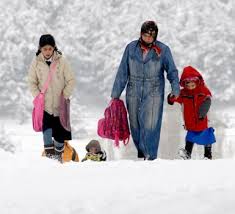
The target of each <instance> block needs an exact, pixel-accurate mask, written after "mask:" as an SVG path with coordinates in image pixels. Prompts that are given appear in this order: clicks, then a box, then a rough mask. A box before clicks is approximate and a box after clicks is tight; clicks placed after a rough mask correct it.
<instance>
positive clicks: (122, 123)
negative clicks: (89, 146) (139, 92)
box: [97, 99, 130, 146]
mask: <svg viewBox="0 0 235 214" xmlns="http://www.w3.org/2000/svg"><path fill="white" fill-rule="evenodd" d="M97 132H98V135H99V136H100V137H103V138H108V139H112V140H115V145H116V146H119V140H122V141H123V143H124V145H126V144H127V143H128V142H129V137H130V131H129V125H128V120H127V111H126V108H125V105H124V103H123V101H122V100H120V99H113V100H112V101H111V103H110V105H109V106H108V107H107V108H106V109H105V112H104V118H102V119H100V120H99V121H98V130H97Z"/></svg>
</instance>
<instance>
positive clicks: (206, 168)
mask: <svg viewBox="0 0 235 214" xmlns="http://www.w3.org/2000/svg"><path fill="white" fill-rule="evenodd" d="M4 127H5V134H6V135H7V136H8V138H9V141H10V145H12V148H14V149H12V151H14V152H13V153H11V152H6V151H4V150H3V149H0V170H1V176H0V213H1V214H19V213H20V214H21V213H25V214H28V213H29V214H37V213H40V214H51V213H55V214H60V213H61V214H78V213H79V214H92V213H102V214H106V213H107V214H111V213H112V214H116V213H117V214H121V213H128V214H132V213H133V214H139V213H141V214H142V213H146V214H148V213H161V214H165V213H169V214H170V213H174V214H175V213H179V214H184V213H185V214H186V213H187V214H188V213H190V214H194V213H195V214H204V213H205V214H210V213H211V214H221V213H226V214H233V213H234V212H235V204H234V195H235V173H234V168H235V160H234V159H232V158H230V159H216V160H213V161H206V160H190V161H182V160H164V159H158V160H155V161H152V162H149V161H138V160H136V158H135V150H134V147H133V144H132V142H130V145H129V146H128V148H123V147H121V148H120V149H113V151H112V152H113V154H110V153H111V149H110V148H113V147H112V146H111V142H108V141H106V142H104V141H103V146H104V147H105V149H106V150H108V153H109V159H110V161H107V162H104V163H97V162H91V161H88V162H83V163H81V162H79V163H74V162H70V163H65V164H63V165H62V164H59V163H57V162H56V161H53V160H49V159H47V158H45V157H41V151H42V136H41V134H40V133H39V134H38V133H34V132H33V131H32V127H31V124H28V125H23V126H20V125H13V121H8V122H7V123H5V126H4ZM93 128H94V127H93ZM90 129H92V127H90ZM6 130H7V131H6ZM93 131H94V135H95V130H93ZM89 140H90V139H77V140H73V141H71V145H72V146H74V147H75V148H76V150H77V152H78V153H79V156H80V159H81V158H82V157H83V156H84V155H85V150H84V148H85V144H86V143H88V141H89ZM108 144H109V145H108ZM125 152H126V154H125V155H123V154H124V153H125ZM128 152H129V154H128Z"/></svg>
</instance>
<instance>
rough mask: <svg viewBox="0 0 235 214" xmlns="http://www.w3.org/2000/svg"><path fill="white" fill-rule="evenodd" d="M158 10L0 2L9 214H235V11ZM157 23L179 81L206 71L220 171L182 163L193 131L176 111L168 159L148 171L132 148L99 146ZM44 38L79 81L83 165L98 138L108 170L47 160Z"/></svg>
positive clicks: (4, 189)
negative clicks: (39, 59) (133, 51)
mask: <svg viewBox="0 0 235 214" xmlns="http://www.w3.org/2000/svg"><path fill="white" fill-rule="evenodd" d="M146 2H147V1H144V0H139V1H136V0H123V1H116V0H110V1H105V0H97V1H89V0H87V1H82V0H79V1H64V0H56V1H49V0H41V1H33V0H14V1H10V0H1V1H0V11H1V13H0V21H1V28H0V34H1V38H0V49H1V51H0V78H1V81H0V91H1V93H0V100H1V105H0V124H1V126H0V170H1V175H0V214H21V213H25V214H28V213H29V214H37V213H40V214H60V213H61V214H67V213H68V214H86V213H87V214H92V213H102V214H106V213H109V214H113V213H114V214H115V213H118V214H122V213H124V214H125V213H128V214H132V213H133V214H139V213H141V214H143V213H146V214H149V213H160V214H165V213H166V214H172V213H173V214H178V213H179V214H184V213H185V214H186V213H187V214H188V213H190V214H194V213H195V214H210V213H211V214H221V213H226V214H230V213H231V214H234V213H235V204H234V195H235V179H234V177H235V173H234V168H235V166H234V165H235V143H234V137H235V134H234V133H235V111H234V104H235V99H234V94H235V86H234V84H232V83H233V82H234V80H235V75H234V72H233V70H234V66H235V61H234V54H235V25H234V18H235V15H234V14H235V1H232V0H214V1H209V0H192V1H183V0H176V1H172V0H159V1H156V0H151V1H148V2H147V3H146ZM145 20H156V21H157V23H158V26H159V35H158V39H159V40H160V41H162V42H164V43H165V44H167V45H169V47H170V48H171V51H172V54H173V56H174V60H175V63H176V65H177V67H178V69H179V74H180V73H181V71H182V68H183V67H185V66H187V65H192V66H194V67H196V68H197V69H199V70H200V71H201V72H202V74H203V76H204V79H205V80H206V83H207V85H208V86H209V88H210V89H211V91H212V94H213V102H212V107H211V110H210V113H209V114H210V115H209V118H210V125H211V126H213V127H214V128H215V130H216V139H217V143H216V144H215V145H214V146H213V157H214V160H213V161H205V160H202V157H203V148H202V147H200V146H195V148H194V151H193V154H192V158H193V159H192V160H190V161H182V160H178V159H177V158H178V157H177V151H178V149H179V148H181V147H182V146H183V145H184V137H185V131H184V130H183V128H182V116H181V112H180V108H179V106H176V105H174V106H168V105H166V103H165V106H164V114H163V124H162V131H161V141H160V148H159V159H158V160H155V161H152V162H149V161H139V160H137V159H136V149H135V147H134V145H133V142H132V141H130V143H129V144H128V146H127V147H124V146H121V147H120V148H114V147H113V144H112V142H111V141H108V140H103V139H101V138H99V137H97V134H96V128H97V127H96V126H97V121H98V119H100V118H101V117H103V112H104V108H105V107H106V106H107V105H108V102H109V99H110V92H111V88H112V83H113V79H114V77H115V74H116V71H117V68H118V65H119V63H120V60H121V56H122V53H123V51H124V49H125V46H126V45H127V43H129V42H130V41H132V40H134V39H138V37H139V31H140V26H141V24H142V23H143V21H145ZM44 33H51V34H53V35H54V36H55V39H56V43H57V45H58V48H59V49H60V50H62V52H63V54H64V55H65V56H66V58H68V60H69V62H71V66H72V68H73V70H74V71H75V74H76V76H77V86H76V89H75V92H74V94H73V98H72V100H71V119H72V128H73V135H74V140H73V141H71V145H72V146H73V147H74V148H75V149H76V150H77V152H78V154H79V157H80V159H82V158H83V157H84V155H85V145H86V144H87V143H88V142H89V141H90V140H91V139H98V140H100V141H101V143H102V146H103V147H104V149H105V150H106V152H107V154H108V160H109V161H107V162H104V163H96V162H91V161H87V162H84V163H81V162H79V163H74V162H70V163H65V164H62V165H61V164H59V163H58V162H56V161H53V160H49V159H47V158H45V157H42V156H41V152H42V148H43V145H42V135H41V133H35V132H33V130H32V126H31V123H30V120H31V110H32V96H31V95H30V93H29V90H28V87H27V83H26V76H27V70H28V67H29V64H30V62H31V60H32V58H33V56H35V52H36V51H37V46H38V40H39V37H40V35H41V34H44ZM165 91H166V95H167V94H168V93H169V92H170V87H169V83H168V82H167V81H166V90H165ZM10 119H14V120H10Z"/></svg>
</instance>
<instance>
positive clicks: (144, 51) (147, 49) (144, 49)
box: [140, 43, 161, 56]
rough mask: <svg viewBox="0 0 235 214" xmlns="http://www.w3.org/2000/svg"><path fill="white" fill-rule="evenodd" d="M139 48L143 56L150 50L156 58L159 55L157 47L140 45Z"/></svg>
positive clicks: (159, 51) (159, 50)
mask: <svg viewBox="0 0 235 214" xmlns="http://www.w3.org/2000/svg"><path fill="white" fill-rule="evenodd" d="M140 48H141V50H142V51H143V54H146V53H148V52H149V50H150V49H151V48H152V49H153V50H154V51H155V52H156V54H157V55H158V56H160V54H161V48H160V47H158V46H157V45H151V46H150V47H148V46H146V45H144V44H143V43H140Z"/></svg>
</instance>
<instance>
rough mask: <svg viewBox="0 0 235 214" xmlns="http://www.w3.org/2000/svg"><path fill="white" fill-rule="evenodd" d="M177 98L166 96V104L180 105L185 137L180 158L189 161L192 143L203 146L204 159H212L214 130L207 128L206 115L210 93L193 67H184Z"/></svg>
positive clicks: (209, 102)
mask: <svg viewBox="0 0 235 214" xmlns="http://www.w3.org/2000/svg"><path fill="white" fill-rule="evenodd" d="M180 86H181V87H183V88H182V89H181V90H180V95H179V97H174V96H172V95H171V94H169V95H168V98H167V99H168V104H170V105H173V104H174V102H178V103H180V104H181V106H182V109H183V117H184V123H185V124H184V127H185V129H186V130H187V131H188V132H187V135H186V145H185V149H181V150H180V151H179V155H180V157H182V158H183V159H190V158H191V154H192V150H193V145H194V143H196V144H199V145H204V151H205V152H204V158H205V159H212V152H211V149H212V144H213V143H214V142H215V136H214V129H213V128H212V127H210V128H208V118H207V113H208V111H209V108H210V105H211V92H210V90H209V89H208V88H207V87H206V85H205V83H204V80H203V77H202V75H201V74H200V73H199V72H198V71H197V70H196V69H195V68H193V67H191V66H188V67H185V68H184V70H183V73H182V75H181V78H180Z"/></svg>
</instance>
